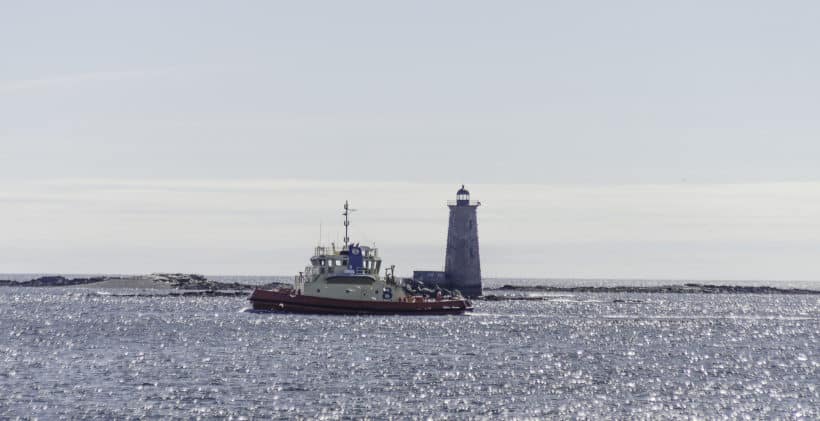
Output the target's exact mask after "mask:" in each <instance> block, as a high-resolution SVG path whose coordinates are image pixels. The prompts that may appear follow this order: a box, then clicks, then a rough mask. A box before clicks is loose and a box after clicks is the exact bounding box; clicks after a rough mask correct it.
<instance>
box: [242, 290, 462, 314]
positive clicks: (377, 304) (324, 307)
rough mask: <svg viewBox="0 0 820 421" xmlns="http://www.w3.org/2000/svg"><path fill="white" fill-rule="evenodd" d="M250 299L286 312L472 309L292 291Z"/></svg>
mask: <svg viewBox="0 0 820 421" xmlns="http://www.w3.org/2000/svg"><path fill="white" fill-rule="evenodd" d="M248 300H249V301H250V302H251V304H252V305H253V309H254V310H259V311H280V312H286V313H310V314H407V315H427V314H430V315H439V314H462V313H464V312H466V311H472V310H473V306H472V304H471V303H470V301H468V300H463V299H442V300H428V299H425V300H421V299H418V300H415V301H413V302H398V301H375V300H374V301H356V300H338V299H333V298H322V297H311V296H309V295H298V294H296V292H295V291H293V290H273V291H269V290H263V289H257V290H254V291H253V294H251V296H250V298H248Z"/></svg>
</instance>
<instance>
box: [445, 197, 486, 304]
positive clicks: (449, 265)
mask: <svg viewBox="0 0 820 421" xmlns="http://www.w3.org/2000/svg"><path fill="white" fill-rule="evenodd" d="M480 205H481V202H475V201H473V202H471V201H470V192H469V191H467V189H465V188H464V185H462V186H461V189H459V191H458V192H456V201H455V202H448V203H447V206H448V207H449V208H450V225H449V227H448V228H447V256H446V258H445V262H444V276H445V279H446V280H447V284H448V285H449V286H450V288H454V289H457V290H459V291H461V292H462V293H463V294H464V295H465V296H467V297H478V296H479V295H481V260H480V259H479V255H478V220H477V219H476V209H477V208H478V207H479V206H480Z"/></svg>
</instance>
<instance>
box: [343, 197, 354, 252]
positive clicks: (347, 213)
mask: <svg viewBox="0 0 820 421" xmlns="http://www.w3.org/2000/svg"><path fill="white" fill-rule="evenodd" d="M344 209H345V211H344V212H342V215H344V216H345V247H347V245H348V244H349V243H350V236H349V235H348V227H350V212H354V211H355V210H356V209H350V205H349V204H348V202H347V200H345V208H344Z"/></svg>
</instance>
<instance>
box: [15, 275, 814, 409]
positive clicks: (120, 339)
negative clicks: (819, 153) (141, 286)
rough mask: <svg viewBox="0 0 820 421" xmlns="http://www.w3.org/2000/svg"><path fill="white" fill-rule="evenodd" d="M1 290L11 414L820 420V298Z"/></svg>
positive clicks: (690, 295) (778, 296)
mask: <svg viewBox="0 0 820 421" xmlns="http://www.w3.org/2000/svg"><path fill="white" fill-rule="evenodd" d="M115 292H121V290H120V291H104V290H95V289H93V288H18V287H15V288H0V419H5V418H16V417H37V418H41V419H57V418H61V417H67V418H82V419H112V418H116V419H123V418H125V419H127V418H143V417H151V418H157V417H158V418H172V417H180V418H194V417H201V418H230V417H233V418H236V419H242V418H247V419H250V418H273V419H292V418H309V419H315V418H326V419H338V418H372V419H386V418H391V417H392V418H424V419H427V418H433V419H438V418H484V419H528V418H532V419H543V418H590V419H610V418H615V419H659V418H690V417H696V418H724V417H725V418H742V417H750V418H756V419H759V418H786V419H800V418H803V419H818V418H820V367H819V366H818V365H820V296H817V295H814V296H811V295H757V294H737V295H728V294H727V295H706V294H603V293H596V294H554V295H552V296H550V297H549V299H548V300H546V301H501V302H484V301H478V302H476V303H475V307H476V311H475V312H474V313H472V314H469V315H464V316H444V317H437V316H428V317H418V316H413V317H408V316H356V317H350V316H305V315H287V314H260V313H253V312H248V311H246V310H247V302H246V301H245V300H244V299H242V298H224V297H220V298H214V297H174V298H170V297H122V296H116V295H112V293H115Z"/></svg>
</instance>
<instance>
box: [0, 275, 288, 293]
mask: <svg viewBox="0 0 820 421" xmlns="http://www.w3.org/2000/svg"><path fill="white" fill-rule="evenodd" d="M0 286H16V287H71V286H88V287H103V288H140V289H173V290H191V291H198V292H201V291H206V292H207V291H223V292H224V291H241V292H242V294H244V293H245V291H249V290H252V289H254V288H276V287H282V286H285V284H280V283H276V282H274V283H270V284H266V285H248V284H242V283H239V282H218V281H212V280H209V279H208V278H206V277H204V276H202V275H197V274H185V273H154V274H150V275H137V276H96V277H89V278H66V277H64V276H42V277H39V278H35V279H32V280H29V281H25V282H16V281H10V280H0ZM166 295H170V296H174V295H182V296H184V295H186V293H178V294H174V293H169V294H166ZM188 295H191V294H188ZM211 295H213V292H211ZM218 295H224V294H218Z"/></svg>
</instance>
